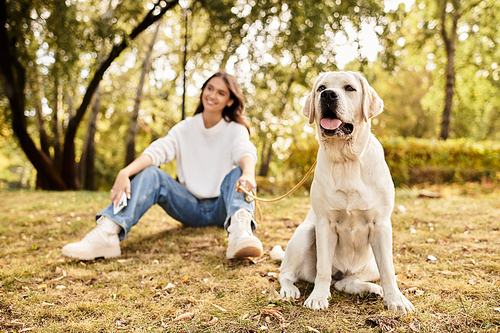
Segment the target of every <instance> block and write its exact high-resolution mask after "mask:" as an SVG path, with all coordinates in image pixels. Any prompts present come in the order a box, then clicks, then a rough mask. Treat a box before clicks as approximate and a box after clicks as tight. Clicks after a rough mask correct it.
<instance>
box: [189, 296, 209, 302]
mask: <svg viewBox="0 0 500 333" xmlns="http://www.w3.org/2000/svg"><path fill="white" fill-rule="evenodd" d="M188 301H190V302H191V303H203V302H205V301H204V300H200V299H196V298H194V297H193V296H189V297H188Z"/></svg>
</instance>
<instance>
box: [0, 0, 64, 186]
mask: <svg viewBox="0 0 500 333" xmlns="http://www.w3.org/2000/svg"><path fill="white" fill-rule="evenodd" d="M6 26H7V8H6V1H5V0H0V49H1V50H2V51H1V52H0V68H1V69H2V74H3V77H4V92H5V95H6V96H7V98H8V99H9V103H10V108H11V111H12V129H13V130H14V133H15V135H16V136H17V137H18V139H19V143H20V145H21V148H22V149H23V151H24V153H25V154H26V156H27V157H28V159H29V160H30V162H31V163H32V164H33V166H34V167H35V169H36V170H37V172H39V173H42V174H43V175H44V177H45V178H46V180H47V183H48V186H49V189H52V190H66V189H67V186H66V184H65V183H64V181H63V180H62V178H61V177H60V176H59V174H58V173H57V172H56V170H55V168H54V165H53V164H52V161H51V160H50V158H49V156H47V154H45V153H44V152H43V151H40V150H38V148H37V147H36V145H35V143H34V142H33V140H32V139H31V137H30V136H29V134H28V131H27V122H26V116H25V115H24V110H25V102H24V100H25V95H24V87H25V84H26V72H25V70H24V68H23V67H22V65H21V64H20V63H19V62H18V61H17V58H16V57H15V56H14V54H12V49H11V45H14V43H12V42H13V41H10V40H9V37H8V34H7V29H6ZM14 69H15V70H16V73H14V71H13V70H14Z"/></svg>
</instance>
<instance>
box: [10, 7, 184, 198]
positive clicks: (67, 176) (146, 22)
mask: <svg viewBox="0 0 500 333" xmlns="http://www.w3.org/2000/svg"><path fill="white" fill-rule="evenodd" d="M1 1H5V0H1ZM178 2H179V1H178V0H172V1H170V2H168V3H167V4H166V5H165V6H164V7H162V5H160V3H163V4H164V1H163V0H159V1H158V2H157V3H156V4H155V5H154V7H153V9H151V10H150V11H149V13H148V14H147V15H146V17H145V18H144V19H143V20H142V22H141V23H139V25H138V26H137V27H136V28H135V29H134V30H133V31H132V32H131V33H130V35H128V36H127V37H126V38H124V39H123V41H122V42H121V43H120V44H119V45H115V46H114V47H113V49H112V50H111V53H110V55H109V56H108V58H107V59H106V60H105V61H104V62H103V63H102V64H101V65H100V66H99V67H98V68H97V70H96V72H95V74H94V77H93V78H92V80H91V81H90V83H89V86H88V88H87V91H86V92H85V95H84V97H83V100H82V103H81V104H80V107H79V108H78V110H77V112H76V115H75V116H74V117H73V118H71V120H70V121H69V123H68V128H67V131H66V136H65V139H64V151H63V160H62V164H63V165H64V168H63V169H62V178H63V179H64V182H65V183H66V184H67V185H68V187H69V188H70V189H75V188H76V182H75V179H76V177H75V164H76V163H75V137H76V132H77V130H78V127H79V125H80V122H81V121H82V119H83V116H84V115H85V112H86V111H87V108H88V106H89V104H90V101H91V99H92V95H93V94H94V92H95V90H96V89H97V86H98V85H99V82H100V81H101V80H102V76H103V75H104V72H105V71H106V70H107V69H108V68H109V66H110V65H111V63H112V62H113V61H114V60H115V59H116V58H117V57H118V56H119V55H120V54H121V52H122V51H123V50H124V49H125V48H126V47H127V46H128V43H129V42H130V41H131V40H133V39H135V38H136V37H137V36H138V35H139V34H140V33H141V32H143V31H144V30H146V28H148V27H149V26H150V25H151V24H153V23H155V22H156V21H158V20H159V19H160V18H161V17H162V16H163V14H165V13H166V12H167V11H168V10H170V9H172V8H173V7H174V6H175V5H177V4H178ZM158 8H159V9H160V11H159V13H158V14H154V12H155V11H156V9H158Z"/></svg>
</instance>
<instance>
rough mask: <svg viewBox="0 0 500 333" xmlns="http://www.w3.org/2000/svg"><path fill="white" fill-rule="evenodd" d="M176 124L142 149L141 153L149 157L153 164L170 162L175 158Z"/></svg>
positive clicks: (176, 148)
mask: <svg viewBox="0 0 500 333" xmlns="http://www.w3.org/2000/svg"><path fill="white" fill-rule="evenodd" d="M176 126H177V125H176ZM176 126H174V127H172V128H171V129H170V131H169V132H168V134H167V135H166V136H164V137H163V138H160V139H158V140H155V141H153V142H152V143H151V144H150V145H149V147H147V148H146V149H145V150H144V152H143V154H146V155H149V156H150V157H151V159H152V160H153V165H154V166H160V164H167V163H170V162H172V161H173V160H174V159H175V158H176V156H177V150H178V147H179V144H178V140H177V132H178V130H177V128H176Z"/></svg>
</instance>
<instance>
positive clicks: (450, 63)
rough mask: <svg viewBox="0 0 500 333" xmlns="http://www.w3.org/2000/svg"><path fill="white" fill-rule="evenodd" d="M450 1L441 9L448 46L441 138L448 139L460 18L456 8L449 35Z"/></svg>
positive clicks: (444, 34) (443, 35) (446, 44)
mask: <svg viewBox="0 0 500 333" xmlns="http://www.w3.org/2000/svg"><path fill="white" fill-rule="evenodd" d="M447 3H448V1H444V5H443V8H442V9H441V10H442V11H441V36H442V37H443V41H444V45H445V47H446V57H447V64H446V88H445V101H444V110H443V120H442V123H441V139H443V140H446V139H448V137H449V135H450V122H451V113H452V108H453V95H454V93H455V90H454V89H455V51H456V43H457V25H458V20H459V18H460V14H459V13H458V9H457V8H455V9H454V10H453V12H452V13H451V15H453V21H452V26H451V31H450V33H449V35H448V33H447V32H446V7H447Z"/></svg>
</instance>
